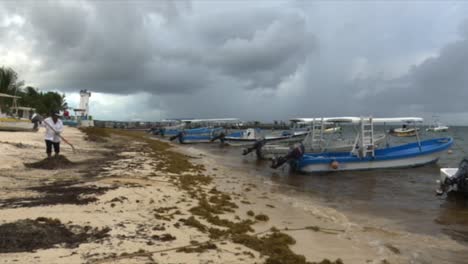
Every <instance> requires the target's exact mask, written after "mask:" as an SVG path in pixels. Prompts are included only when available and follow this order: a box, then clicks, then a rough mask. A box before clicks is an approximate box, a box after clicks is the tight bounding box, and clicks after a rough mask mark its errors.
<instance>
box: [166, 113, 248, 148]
mask: <svg viewBox="0 0 468 264" xmlns="http://www.w3.org/2000/svg"><path fill="white" fill-rule="evenodd" d="M238 122H239V119H237V118H217V119H190V120H182V123H183V124H184V127H183V128H178V129H171V130H166V132H165V135H169V136H171V137H170V140H171V141H172V140H175V139H178V141H179V143H181V144H188V143H210V142H212V141H213V139H215V138H216V137H218V136H219V135H221V134H223V133H225V129H224V128H223V125H225V124H233V123H234V124H235V123H238ZM194 126H199V127H197V128H190V127H194Z"/></svg>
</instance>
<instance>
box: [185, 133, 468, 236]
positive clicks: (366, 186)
mask: <svg viewBox="0 0 468 264" xmlns="http://www.w3.org/2000/svg"><path fill="white" fill-rule="evenodd" d="M380 130H383V128H380ZM421 131H423V129H421ZM352 133H353V132H352V131H346V130H345V131H344V136H346V135H348V136H349V135H352ZM442 136H452V137H454V141H455V143H454V145H453V146H452V148H451V150H452V153H448V152H446V153H443V154H442V156H441V158H440V160H439V162H438V163H437V164H430V165H427V166H423V167H417V168H406V169H390V170H373V171H359V172H337V173H325V174H300V173H296V172H291V171H290V170H289V169H288V168H287V166H285V167H283V168H282V169H279V170H273V169H271V168H269V165H270V162H269V161H258V160H256V157H255V156H254V155H248V156H242V155H241V152H242V148H235V147H222V146H220V145H218V144H198V145H193V146H195V147H197V148H202V149H206V150H209V151H210V152H211V153H214V154H216V155H217V156H218V157H220V159H219V160H220V161H221V162H222V163H223V165H225V166H228V167H230V168H232V169H237V170H242V171H245V172H248V174H249V175H251V176H252V177H262V178H263V179H264V180H267V181H271V182H272V183H273V184H275V185H277V186H279V188H280V189H281V190H283V191H284V192H288V195H290V193H297V194H298V195H300V196H301V197H304V196H306V197H310V199H314V201H319V202H320V203H322V204H324V205H326V206H329V207H333V208H336V209H338V210H340V211H344V212H349V213H351V215H353V216H354V218H355V219H354V220H357V221H369V219H372V218H373V217H375V218H382V219H388V220H389V222H391V223H393V224H395V225H397V226H398V227H399V228H403V229H405V230H407V231H410V232H415V233H423V234H429V235H436V236H437V235H442V234H444V235H449V236H450V237H452V238H454V239H456V240H458V241H461V242H463V243H467V245H468V199H460V198H454V197H447V196H443V197H439V196H436V195H435V190H436V188H437V187H438V186H437V183H436V180H438V179H439V170H440V168H441V167H458V163H459V162H460V161H461V159H462V158H463V157H464V156H468V155H467V153H468V127H451V128H450V130H449V132H445V133H428V132H424V131H423V132H422V133H421V138H422V139H424V138H434V137H442ZM414 140H416V139H415V138H395V137H392V136H388V142H389V143H390V145H397V144H401V143H404V142H411V141H414ZM291 190H294V191H293V192H289V191H291Z"/></svg>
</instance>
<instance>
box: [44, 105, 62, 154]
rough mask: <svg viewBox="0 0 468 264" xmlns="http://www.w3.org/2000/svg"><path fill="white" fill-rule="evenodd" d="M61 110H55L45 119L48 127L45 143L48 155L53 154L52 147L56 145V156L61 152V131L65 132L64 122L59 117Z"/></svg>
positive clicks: (45, 124)
mask: <svg viewBox="0 0 468 264" xmlns="http://www.w3.org/2000/svg"><path fill="white" fill-rule="evenodd" d="M59 117H60V114H59V112H58V111H57V112H53V113H52V114H51V116H50V117H48V118H46V119H45V120H44V121H43V125H44V126H45V128H46V132H45V138H44V139H45V143H46V153H47V157H49V158H50V157H51V156H52V147H54V152H55V156H58V155H59V154H60V133H62V132H63V122H62V120H60V119H59Z"/></svg>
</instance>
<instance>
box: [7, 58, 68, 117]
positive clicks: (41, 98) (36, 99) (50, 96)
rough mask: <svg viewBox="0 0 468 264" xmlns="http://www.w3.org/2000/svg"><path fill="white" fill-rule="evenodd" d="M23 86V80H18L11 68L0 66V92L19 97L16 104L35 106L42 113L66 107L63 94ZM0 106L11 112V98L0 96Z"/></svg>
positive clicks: (46, 113)
mask: <svg viewBox="0 0 468 264" xmlns="http://www.w3.org/2000/svg"><path fill="white" fill-rule="evenodd" d="M23 86H24V82H23V81H19V78H18V74H17V73H16V72H15V71H14V70H13V69H12V68H7V67H0V93H5V94H9V95H15V96H18V97H20V99H19V100H18V106H24V107H32V108H35V109H36V111H37V112H38V113H39V114H42V115H49V114H50V113H51V112H52V111H59V110H64V109H66V108H67V103H66V101H65V95H63V94H59V93H57V92H41V91H39V90H38V89H36V88H34V87H31V86H27V87H23ZM0 106H1V107H2V109H1V110H2V111H5V112H8V111H10V112H11V110H10V109H9V107H11V106H12V100H11V99H10V98H0Z"/></svg>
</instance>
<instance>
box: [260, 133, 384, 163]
mask: <svg viewBox="0 0 468 264" xmlns="http://www.w3.org/2000/svg"><path fill="white" fill-rule="evenodd" d="M374 140H375V145H376V147H377V146H378V145H379V144H381V143H382V142H383V141H384V140H385V135H377V136H376V137H375V139H374ZM304 145H305V152H306V153H320V152H342V151H350V150H351V149H353V146H354V140H347V139H344V140H343V139H336V140H330V141H329V142H326V143H324V144H323V148H321V149H312V148H311V147H307V146H308V145H307V144H304ZM309 146H310V145H309ZM290 150H291V147H290V146H284V145H266V146H264V147H263V148H261V150H260V151H259V152H258V153H257V154H260V156H259V157H258V158H261V159H273V158H277V157H280V156H285V155H287V154H288V153H289V151H290Z"/></svg>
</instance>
